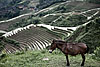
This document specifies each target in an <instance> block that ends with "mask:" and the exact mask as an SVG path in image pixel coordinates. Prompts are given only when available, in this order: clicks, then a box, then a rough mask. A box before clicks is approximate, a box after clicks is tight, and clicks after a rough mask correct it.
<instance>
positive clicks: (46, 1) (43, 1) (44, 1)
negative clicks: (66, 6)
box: [37, 0, 67, 9]
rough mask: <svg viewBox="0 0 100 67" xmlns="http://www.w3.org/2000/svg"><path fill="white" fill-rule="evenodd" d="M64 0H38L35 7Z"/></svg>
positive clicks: (41, 7)
mask: <svg viewBox="0 0 100 67" xmlns="http://www.w3.org/2000/svg"><path fill="white" fill-rule="evenodd" d="M65 1H67V0H39V4H38V5H37V7H38V8H39V9H43V8H46V7H48V6H50V5H52V4H54V3H59V2H65Z"/></svg>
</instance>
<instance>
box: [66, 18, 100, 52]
mask: <svg viewBox="0 0 100 67" xmlns="http://www.w3.org/2000/svg"><path fill="white" fill-rule="evenodd" d="M99 33H100V18H99V19H95V20H94V21H91V22H90V23H89V24H87V25H86V26H81V27H80V28H78V29H77V30H76V31H75V32H74V33H73V34H72V35H71V36H70V37H68V38H66V41H67V42H84V43H86V44H87V45H88V46H89V47H90V52H93V51H94V50H95V49H96V47H99V46H100V34H99Z"/></svg>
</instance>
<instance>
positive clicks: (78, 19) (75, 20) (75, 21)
mask: <svg viewBox="0 0 100 67" xmlns="http://www.w3.org/2000/svg"><path fill="white" fill-rule="evenodd" d="M86 19H87V18H86V17H85V16H83V15H72V16H69V17H68V18H67V17H62V18H60V19H59V20H58V21H56V22H54V23H52V25H53V26H60V27H74V26H78V25H81V24H84V23H85V22H86Z"/></svg>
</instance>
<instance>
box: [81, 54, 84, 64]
mask: <svg viewBox="0 0 100 67" xmlns="http://www.w3.org/2000/svg"><path fill="white" fill-rule="evenodd" d="M81 56H82V59H83V61H82V64H81V66H84V62H85V55H84V54H81Z"/></svg>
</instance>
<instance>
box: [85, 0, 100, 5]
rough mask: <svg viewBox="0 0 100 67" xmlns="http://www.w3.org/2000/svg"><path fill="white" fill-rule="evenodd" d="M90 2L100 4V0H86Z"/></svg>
mask: <svg viewBox="0 0 100 67" xmlns="http://www.w3.org/2000/svg"><path fill="white" fill-rule="evenodd" d="M86 1H88V2H90V3H96V4H100V0H86Z"/></svg>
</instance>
